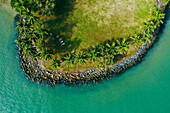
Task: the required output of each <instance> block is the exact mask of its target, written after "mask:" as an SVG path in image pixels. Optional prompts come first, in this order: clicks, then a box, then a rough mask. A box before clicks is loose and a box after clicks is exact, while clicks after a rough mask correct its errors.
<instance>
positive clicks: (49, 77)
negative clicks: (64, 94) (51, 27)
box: [15, 2, 169, 86]
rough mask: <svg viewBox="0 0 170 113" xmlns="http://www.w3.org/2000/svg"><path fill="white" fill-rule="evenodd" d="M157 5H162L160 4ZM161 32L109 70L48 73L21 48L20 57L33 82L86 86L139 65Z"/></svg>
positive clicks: (158, 29)
mask: <svg viewBox="0 0 170 113" xmlns="http://www.w3.org/2000/svg"><path fill="white" fill-rule="evenodd" d="M157 5H161V4H160V3H158V4H157ZM168 5H169V2H168V3H167V4H166V5H165V6H163V8H162V11H165V8H166V6H168ZM19 20H20V16H19V15H16V16H15V21H16V22H17V21H19ZM159 31H160V27H157V28H156V29H155V32H153V37H152V38H151V43H148V42H146V44H144V45H142V46H141V47H139V49H138V51H137V53H136V54H135V55H133V56H132V57H130V58H127V59H125V60H123V61H122V62H120V63H117V64H115V65H113V66H112V67H110V68H108V69H100V70H95V69H91V70H89V71H83V72H69V73H60V72H55V71H47V70H43V69H42V68H41V67H39V66H38V64H37V63H35V62H34V61H33V60H31V59H30V58H28V57H23V55H22V49H21V48H20V47H19V46H18V48H19V52H18V53H19V56H20V58H21V66H22V69H23V70H24V72H25V73H26V76H27V79H29V80H31V81H33V82H34V81H36V82H38V83H44V84H47V85H50V86H54V85H55V84H64V85H68V86H73V85H85V84H89V83H93V82H97V83H98V82H99V81H100V80H103V79H104V78H112V77H114V76H117V75H119V74H120V73H122V72H124V71H125V70H127V69H128V68H130V67H132V66H134V65H136V64H137V63H139V62H140V61H141V60H142V58H143V56H144V55H145V54H146V52H147V50H148V49H149V48H150V47H151V46H152V45H153V43H154V42H155V39H156V37H157V36H158V34H159ZM16 36H17V38H18V37H19V31H18V32H17V34H16Z"/></svg>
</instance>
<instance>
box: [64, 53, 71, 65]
mask: <svg viewBox="0 0 170 113" xmlns="http://www.w3.org/2000/svg"><path fill="white" fill-rule="evenodd" d="M64 62H65V64H66V66H67V67H69V66H72V65H73V56H72V55H71V54H68V55H67V56H65V57H64Z"/></svg>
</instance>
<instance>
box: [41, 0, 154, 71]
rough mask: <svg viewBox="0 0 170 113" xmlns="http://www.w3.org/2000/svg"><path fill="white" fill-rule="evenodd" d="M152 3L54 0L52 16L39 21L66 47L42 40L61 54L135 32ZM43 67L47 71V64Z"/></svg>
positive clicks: (147, 0)
mask: <svg viewBox="0 0 170 113" xmlns="http://www.w3.org/2000/svg"><path fill="white" fill-rule="evenodd" d="M155 4H156V0H65V1H57V0H56V7H55V14H54V16H51V17H46V16H45V17H43V18H42V20H44V23H45V25H46V26H47V27H48V29H49V30H50V32H52V33H53V36H56V35H60V37H62V38H63V40H64V42H65V43H66V44H65V45H64V46H60V45H57V46H55V47H54V46H53V45H54V44H56V42H57V40H58V39H57V38H56V37H50V38H48V39H47V40H46V42H47V45H48V46H49V47H50V48H54V49H55V51H56V52H58V53H61V54H65V53H69V52H72V51H73V50H74V51H76V52H78V51H80V50H83V49H88V48H89V47H90V46H94V45H96V44H99V43H103V42H105V41H107V40H111V39H118V38H123V37H128V36H130V35H133V34H135V33H139V32H140V30H141V29H142V27H143V23H144V21H146V20H147V19H149V15H150V13H151V10H152V9H153V7H154V5H155ZM70 44H71V47H68V46H69V45H70ZM135 51H136V50H134V51H132V52H130V53H129V54H128V55H127V56H130V55H131V54H132V53H134V52H135ZM61 54H60V55H61ZM43 64H44V65H45V66H46V68H48V69H51V66H50V63H49V61H44V63H43ZM95 65H96V64H93V63H92V64H91V63H87V64H86V66H85V67H83V66H79V65H78V66H74V67H72V68H69V69H68V68H65V67H61V68H60V69H59V71H69V70H72V71H76V70H82V69H84V68H85V69H88V68H89V69H90V68H93V67H95Z"/></svg>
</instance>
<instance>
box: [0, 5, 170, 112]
mask: <svg viewBox="0 0 170 113" xmlns="http://www.w3.org/2000/svg"><path fill="white" fill-rule="evenodd" d="M9 10H10V9H9V8H7V7H6V6H5V7H4V6H2V5H0V113H6V112H14V113H15V112H17V113H18V112H19V113H20V112H21V113H23V112H25V113H34V112H36V113H39V112H41V113H54V112H56V113H170V104H169V101H170V17H168V18H167V21H166V24H165V26H164V28H163V30H162V32H161V33H160V35H159V41H158V42H157V43H156V44H155V45H154V47H153V48H152V49H151V50H150V51H149V53H148V54H147V55H146V57H145V58H144V59H145V61H143V62H142V63H140V64H139V65H137V66H135V67H133V68H132V69H129V70H128V71H126V72H125V73H124V74H122V75H121V76H119V77H118V78H114V79H111V80H109V81H106V80H105V81H103V82H102V83H100V84H96V85H89V86H84V87H80V88H78V87H64V86H62V85H59V86H55V87H53V88H49V87H46V86H45V85H39V84H37V83H31V82H30V81H28V80H27V79H26V78H25V74H24V72H23V71H22V70H21V69H20V66H19V58H18V54H17V49H16V46H15V43H14V40H15V38H16V37H15V30H14V18H13V17H14V13H10V12H11V11H9ZM168 15H170V9H169V13H168Z"/></svg>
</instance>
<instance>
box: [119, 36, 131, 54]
mask: <svg viewBox="0 0 170 113" xmlns="http://www.w3.org/2000/svg"><path fill="white" fill-rule="evenodd" d="M116 42H117V46H116V51H117V52H118V53H120V54H124V53H126V52H127V51H128V49H129V43H128V42H127V40H126V39H125V38H123V39H122V40H116Z"/></svg>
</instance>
